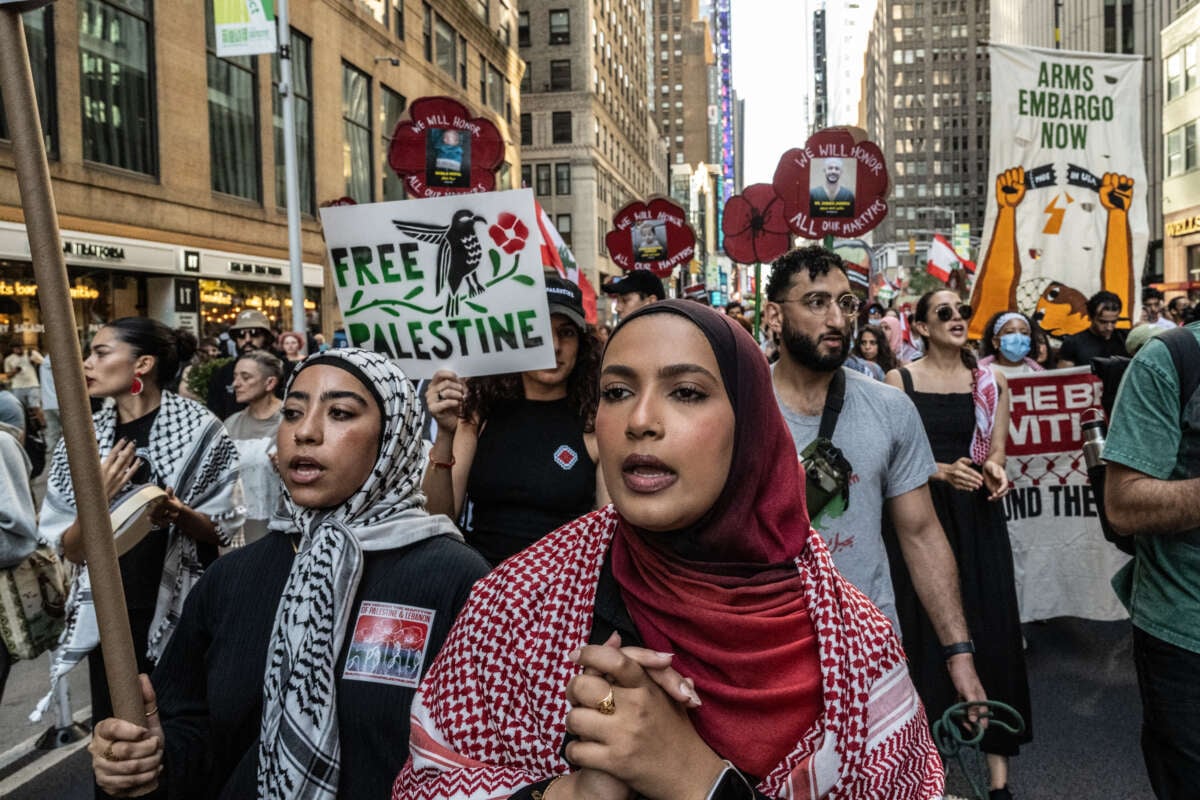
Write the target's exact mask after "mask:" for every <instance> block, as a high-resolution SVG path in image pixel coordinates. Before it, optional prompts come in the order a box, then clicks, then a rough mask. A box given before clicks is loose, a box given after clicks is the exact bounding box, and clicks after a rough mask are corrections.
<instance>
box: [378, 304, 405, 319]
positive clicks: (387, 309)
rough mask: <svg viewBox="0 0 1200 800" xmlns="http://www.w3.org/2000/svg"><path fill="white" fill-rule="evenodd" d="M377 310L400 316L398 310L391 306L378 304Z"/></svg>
mask: <svg viewBox="0 0 1200 800" xmlns="http://www.w3.org/2000/svg"><path fill="white" fill-rule="evenodd" d="M379 310H380V311H382V312H383V313H385V314H391V315H392V316H393V317H398V316H400V312H399V311H397V310H396V309H394V308H392V307H391V306H380V307H379Z"/></svg>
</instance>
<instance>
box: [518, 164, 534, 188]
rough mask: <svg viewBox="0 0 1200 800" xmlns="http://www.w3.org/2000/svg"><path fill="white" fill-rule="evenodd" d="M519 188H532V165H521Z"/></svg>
mask: <svg viewBox="0 0 1200 800" xmlns="http://www.w3.org/2000/svg"><path fill="white" fill-rule="evenodd" d="M521 188H522V189H532V188H533V167H532V166H530V165H529V164H522V165H521Z"/></svg>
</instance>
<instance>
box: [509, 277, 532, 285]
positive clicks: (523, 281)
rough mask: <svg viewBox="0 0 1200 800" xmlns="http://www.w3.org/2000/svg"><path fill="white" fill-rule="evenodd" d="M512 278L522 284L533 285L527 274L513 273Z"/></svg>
mask: <svg viewBox="0 0 1200 800" xmlns="http://www.w3.org/2000/svg"><path fill="white" fill-rule="evenodd" d="M513 280H514V281H516V282H517V283H519V284H521V285H522V286H533V284H534V280H533V278H531V277H529V276H528V275H513Z"/></svg>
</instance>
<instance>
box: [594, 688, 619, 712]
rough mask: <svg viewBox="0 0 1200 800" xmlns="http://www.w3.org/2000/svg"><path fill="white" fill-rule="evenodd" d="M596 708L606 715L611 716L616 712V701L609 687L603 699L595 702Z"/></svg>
mask: <svg viewBox="0 0 1200 800" xmlns="http://www.w3.org/2000/svg"><path fill="white" fill-rule="evenodd" d="M596 710H597V711H599V712H600V713H601V714H603V715H604V716H606V717H611V716H612V715H613V714H615V713H617V701H616V699H615V698H614V697H613V691H612V689H609V690H608V694H606V695H605V696H604V699H603V700H601V701H600V702H599V703H597V704H596Z"/></svg>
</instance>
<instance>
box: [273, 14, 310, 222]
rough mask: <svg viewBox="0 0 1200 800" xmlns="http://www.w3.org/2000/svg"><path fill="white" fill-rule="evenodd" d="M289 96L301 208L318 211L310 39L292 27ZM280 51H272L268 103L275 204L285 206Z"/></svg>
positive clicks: (285, 188) (304, 211) (304, 210)
mask: <svg viewBox="0 0 1200 800" xmlns="http://www.w3.org/2000/svg"><path fill="white" fill-rule="evenodd" d="M291 65H292V97H293V98H295V100H294V104H295V108H296V160H297V164H296V172H297V175H298V177H299V179H300V180H299V183H300V211H301V212H302V213H305V214H316V213H317V202H316V191H315V189H314V188H313V135H312V131H313V119H312V40H311V39H309V38H308V37H307V36H305V35H304V34H302V33H298V32H297V31H296V30H295V29H293V30H292V58H291ZM279 76H280V72H279V54H278V53H273V54H272V55H271V106H272V109H273V113H274V124H275V205H276V206H277V207H279V208H286V207H287V183H286V181H287V175H286V173H285V172H284V163H283V161H284V159H283V99H282V98H281V97H280V96H279Z"/></svg>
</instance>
